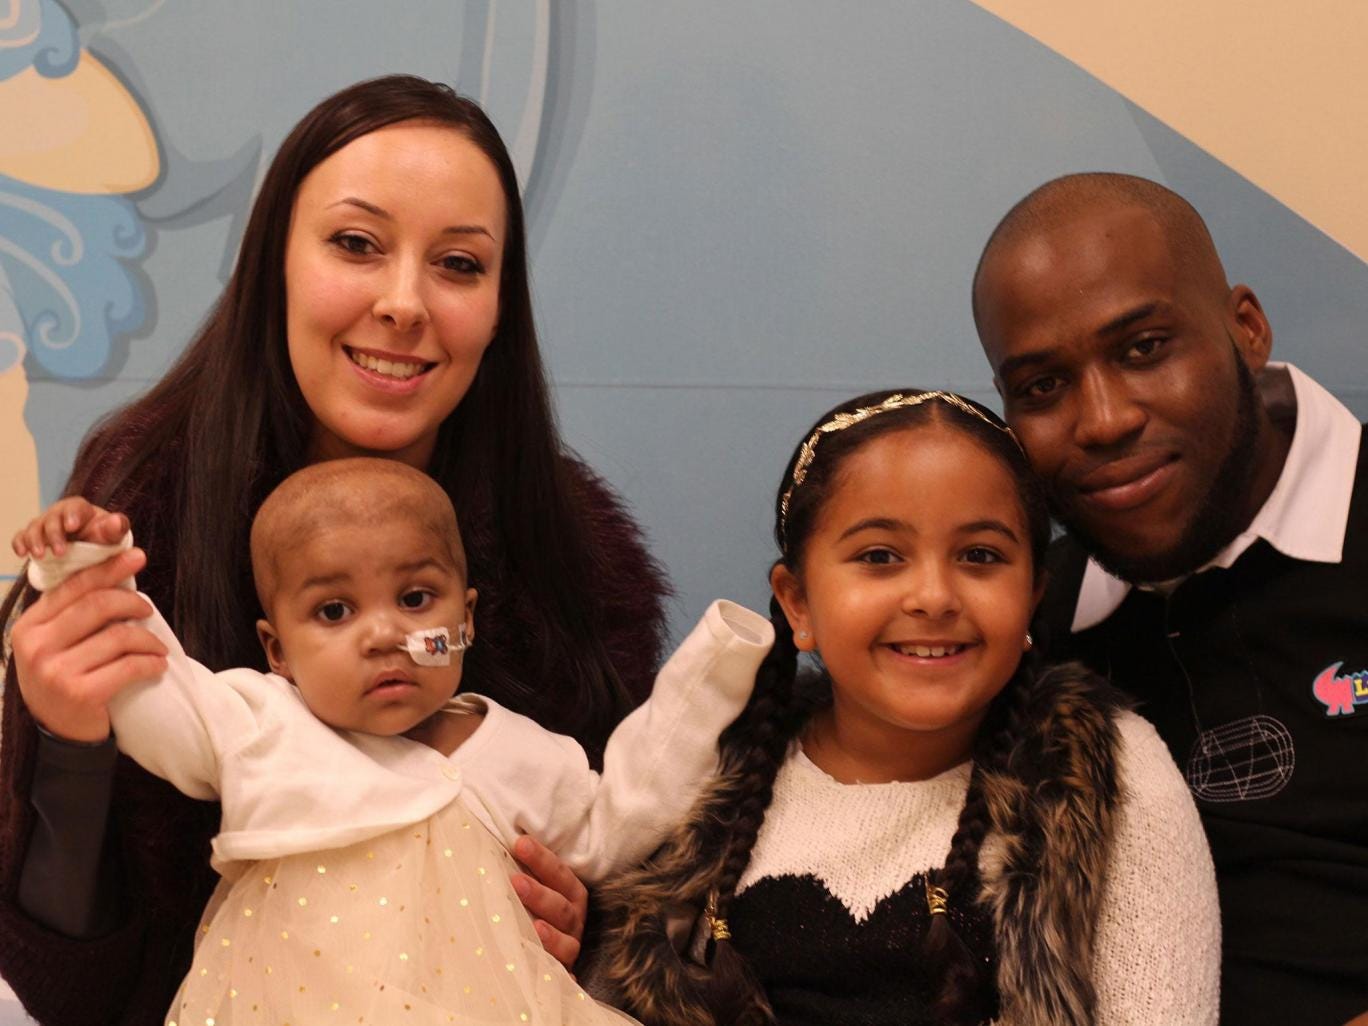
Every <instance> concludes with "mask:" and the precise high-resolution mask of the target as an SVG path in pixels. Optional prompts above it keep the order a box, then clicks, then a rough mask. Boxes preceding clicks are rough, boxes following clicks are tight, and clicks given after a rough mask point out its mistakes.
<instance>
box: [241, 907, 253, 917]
mask: <svg viewBox="0 0 1368 1026" xmlns="http://www.w3.org/2000/svg"><path fill="white" fill-rule="evenodd" d="M242 914H243V915H244V916H246V917H247V918H248V919H251V918H252V910H251V909H250V908H244V909H243V910H242Z"/></svg>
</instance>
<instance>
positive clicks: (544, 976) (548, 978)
mask: <svg viewBox="0 0 1368 1026" xmlns="http://www.w3.org/2000/svg"><path fill="white" fill-rule="evenodd" d="M542 979H543V980H545V981H546V982H547V983H550V982H551V974H550V973H542Z"/></svg>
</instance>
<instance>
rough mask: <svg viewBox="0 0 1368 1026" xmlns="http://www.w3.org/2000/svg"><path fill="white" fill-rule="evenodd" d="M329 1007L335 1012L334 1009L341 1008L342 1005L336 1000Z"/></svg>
mask: <svg viewBox="0 0 1368 1026" xmlns="http://www.w3.org/2000/svg"><path fill="white" fill-rule="evenodd" d="M330 1007H331V1008H332V1010H333V1011H334V1012H335V1011H337V1010H338V1009H339V1008H341V1007H342V1006H341V1005H339V1004H338V1003H337V1002H336V1001H334V1002H333V1003H332V1005H331V1006H330Z"/></svg>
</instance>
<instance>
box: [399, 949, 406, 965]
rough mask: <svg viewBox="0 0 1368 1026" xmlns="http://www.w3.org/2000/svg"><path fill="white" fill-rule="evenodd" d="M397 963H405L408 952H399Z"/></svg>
mask: <svg viewBox="0 0 1368 1026" xmlns="http://www.w3.org/2000/svg"><path fill="white" fill-rule="evenodd" d="M399 961H401V962H407V961H408V952H407V951H401V952H399Z"/></svg>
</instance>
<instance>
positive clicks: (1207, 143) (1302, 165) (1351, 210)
mask: <svg viewBox="0 0 1368 1026" xmlns="http://www.w3.org/2000/svg"><path fill="white" fill-rule="evenodd" d="M975 2H976V3H978V5H979V6H980V7H982V8H984V9H985V10H988V11H990V12H992V13H993V14H996V15H997V16H998V17H1000V18H1002V19H1003V20H1004V21H1006V22H1008V23H1009V24H1011V25H1013V26H1015V27H1016V28H1018V29H1020V30H1021V31H1023V32H1025V33H1027V34H1028V35H1030V36H1032V37H1034V38H1035V39H1037V40H1039V41H1040V42H1041V43H1043V44H1045V45H1046V46H1048V47H1049V48H1050V49H1052V50H1054V51H1056V52H1057V53H1059V54H1061V55H1062V56H1064V57H1066V58H1068V59H1069V60H1071V61H1073V62H1074V63H1076V64H1077V65H1079V66H1080V67H1081V68H1083V69H1084V70H1085V71H1088V72H1089V73H1091V74H1093V75H1095V76H1096V77H1097V78H1099V79H1101V80H1102V81H1103V82H1105V83H1106V84H1107V85H1109V86H1111V87H1112V88H1113V89H1115V90H1116V91H1117V92H1119V93H1121V94H1122V95H1124V96H1125V97H1127V98H1128V99H1130V100H1132V101H1134V102H1135V103H1137V104H1138V105H1140V106H1141V107H1143V108H1144V109H1145V110H1147V111H1149V112H1150V113H1151V114H1153V115H1154V116H1155V117H1157V118H1159V119H1160V120H1162V121H1164V122H1165V123H1167V124H1168V125H1169V126H1171V127H1172V128H1173V129H1174V130H1175V131H1177V132H1180V133H1181V134H1182V135H1184V136H1185V137H1187V138H1188V139H1190V140H1191V141H1192V142H1194V143H1195V144H1196V145H1198V146H1200V147H1202V148H1203V149H1205V150H1206V151H1207V152H1209V153H1210V154H1212V155H1213V156H1214V157H1216V158H1217V159H1218V160H1220V161H1222V162H1223V163H1225V164H1227V165H1228V166H1229V167H1231V168H1233V169H1234V170H1235V171H1237V172H1238V173H1240V174H1241V175H1244V176H1245V177H1246V178H1248V179H1249V180H1250V181H1251V182H1253V183H1254V184H1255V185H1257V186H1259V187H1260V188H1261V189H1263V190H1265V191H1266V192H1268V193H1269V194H1271V195H1272V196H1274V197H1276V198H1277V199H1278V200H1280V201H1281V202H1283V203H1284V204H1286V205H1287V206H1288V207H1290V208H1291V209H1292V210H1294V211H1296V212H1297V213H1298V214H1300V215H1301V216H1302V217H1304V218H1306V219H1307V220H1308V221H1310V222H1311V223H1312V224H1314V225H1316V227H1318V228H1320V229H1321V230H1322V231H1323V232H1325V233H1326V234H1327V235H1329V236H1330V237H1331V238H1333V239H1335V240H1337V241H1338V242H1340V243H1341V244H1342V245H1344V246H1345V247H1347V248H1348V249H1350V250H1351V251H1352V252H1354V253H1355V254H1356V255H1357V256H1358V257H1359V258H1360V259H1364V260H1368V184H1365V179H1364V168H1365V167H1368V75H1365V74H1364V72H1363V65H1364V59H1365V57H1364V55H1365V53H1368V4H1365V3H1362V2H1360V0H1338V2H1334V0H1300V2H1293V0H1254V2H1253V3H1251V2H1250V0H1195V2H1194V0H1124V2H1109V0H1049V2H1046V3H1041V2H1039V0H975Z"/></svg>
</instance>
